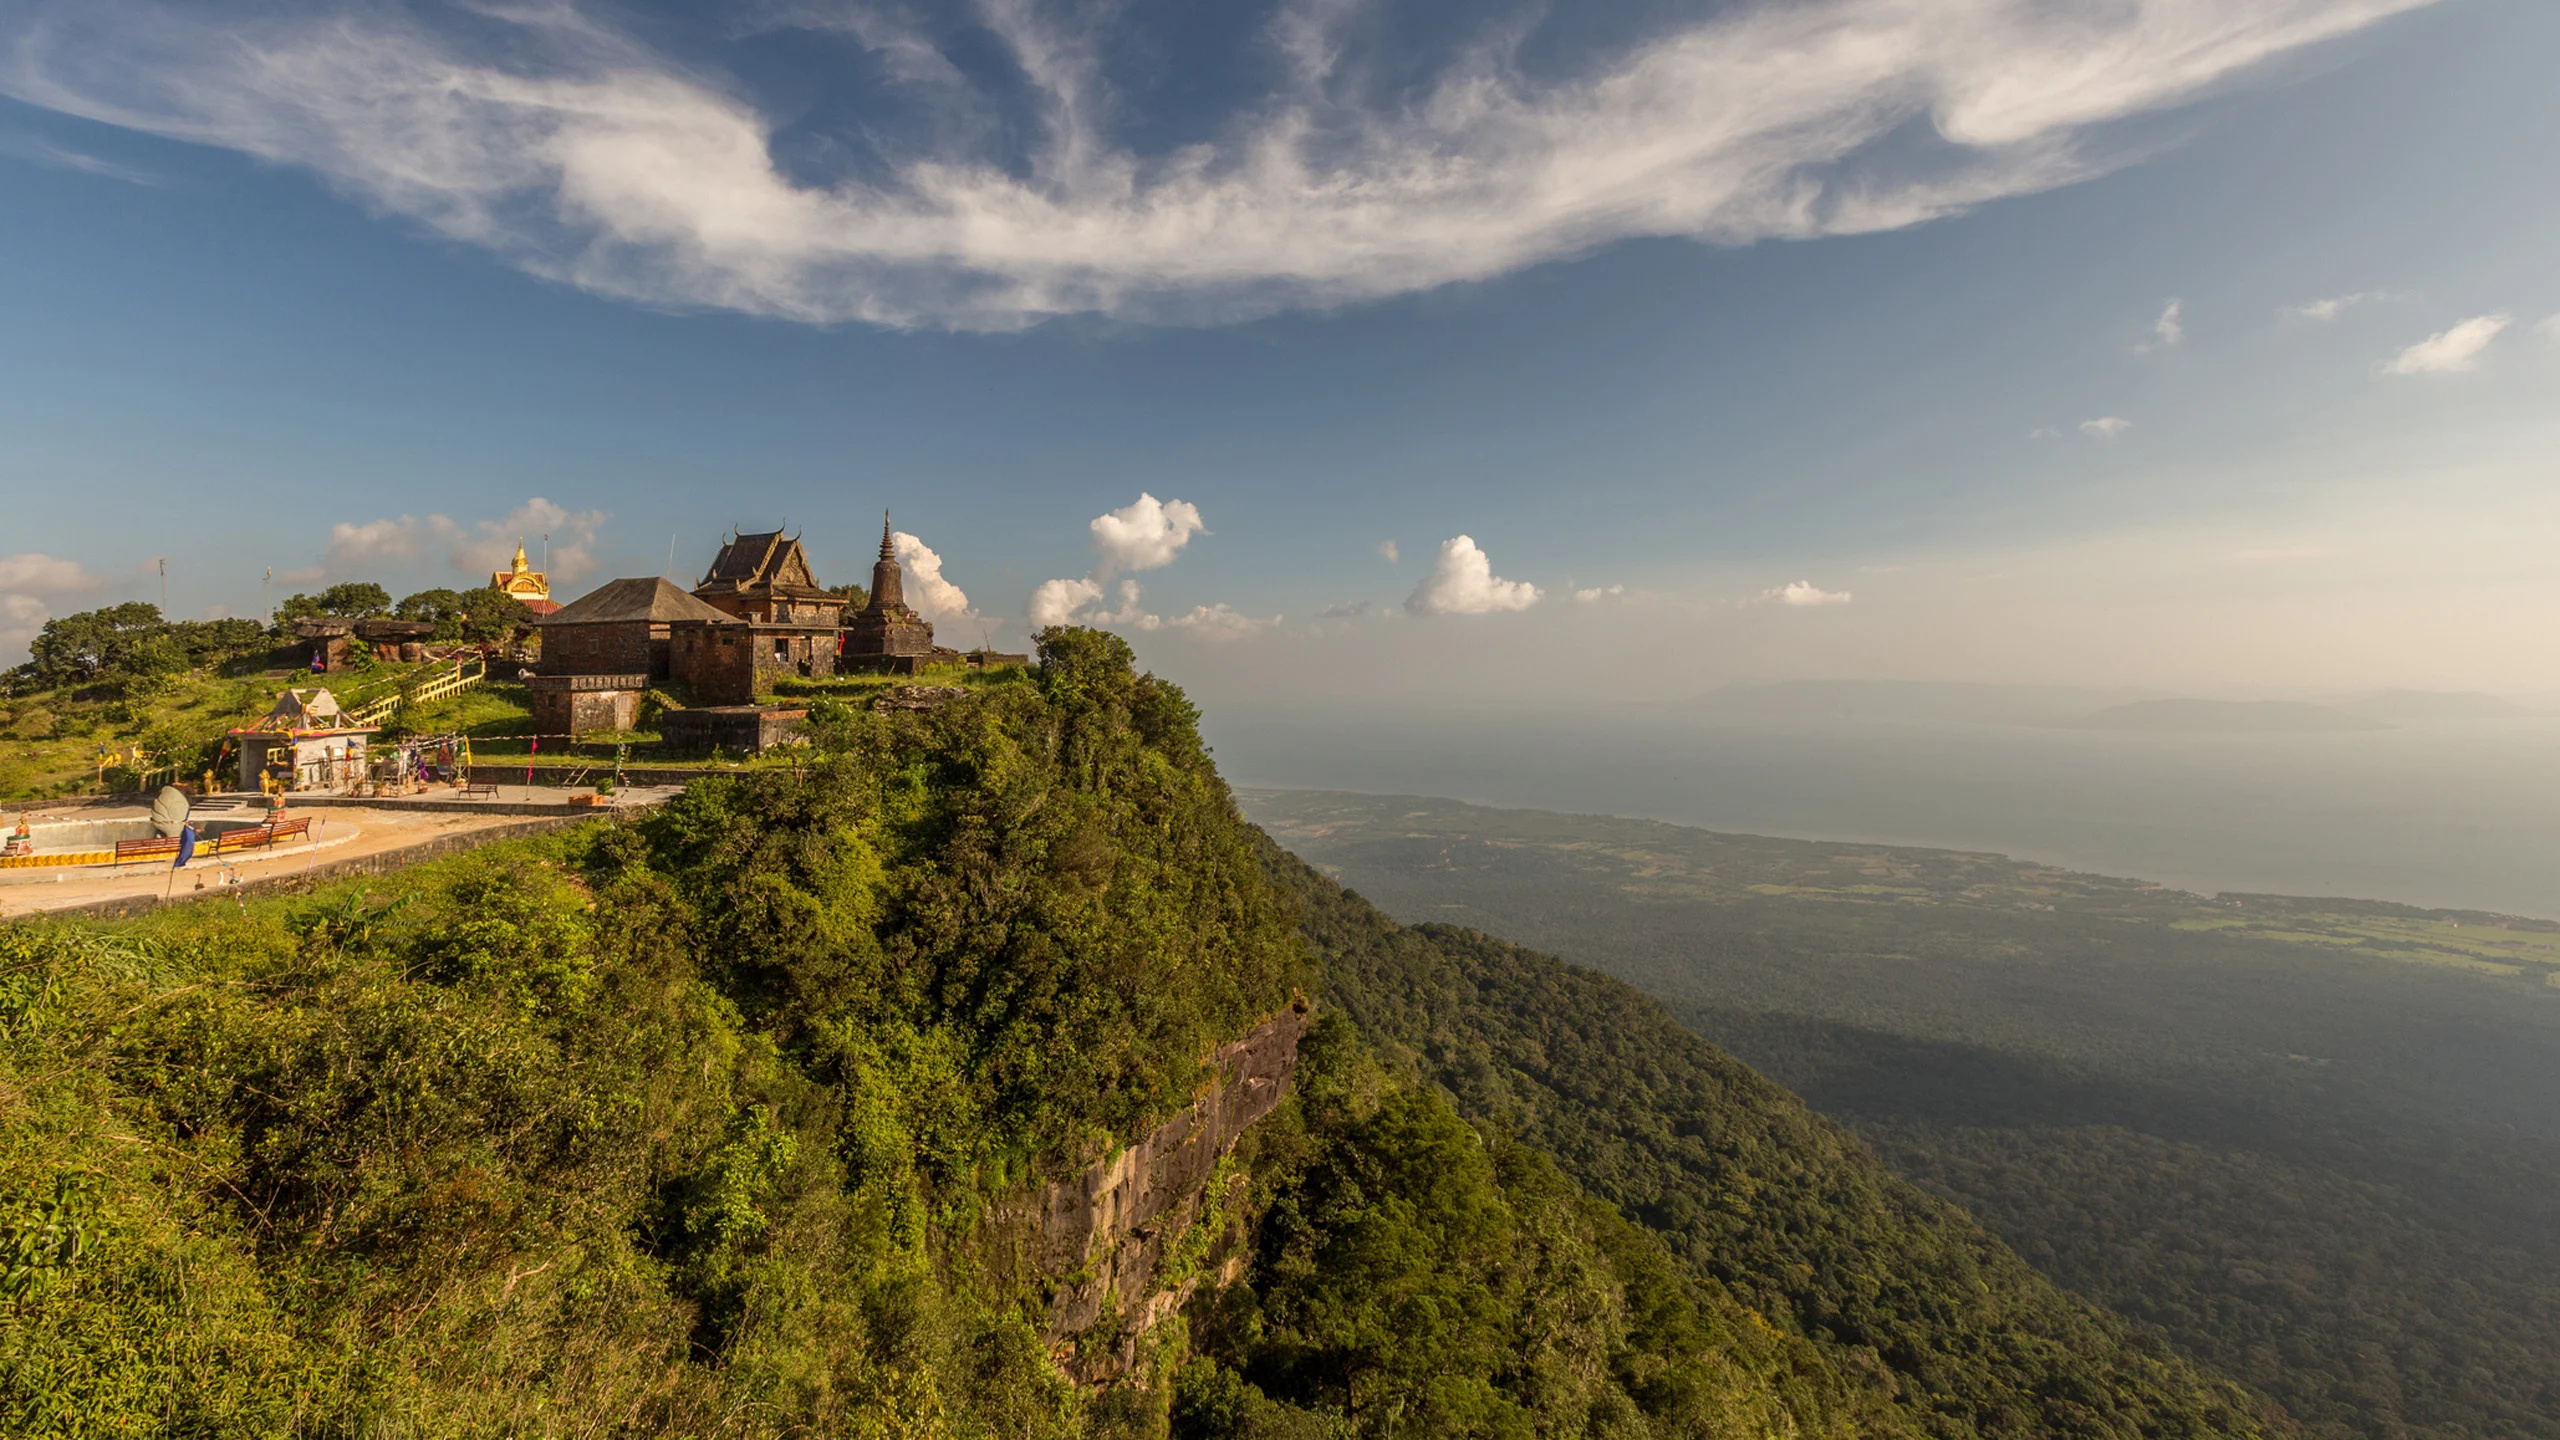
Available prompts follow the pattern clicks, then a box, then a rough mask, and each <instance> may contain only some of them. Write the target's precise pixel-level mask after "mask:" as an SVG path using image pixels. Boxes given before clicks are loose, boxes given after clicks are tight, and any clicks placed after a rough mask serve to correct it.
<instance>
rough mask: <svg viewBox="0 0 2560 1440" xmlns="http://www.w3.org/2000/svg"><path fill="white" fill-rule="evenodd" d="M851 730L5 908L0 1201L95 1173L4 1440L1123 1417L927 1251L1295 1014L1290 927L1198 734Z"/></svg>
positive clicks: (961, 719) (1018, 1308)
mask: <svg viewBox="0 0 2560 1440" xmlns="http://www.w3.org/2000/svg"><path fill="white" fill-rule="evenodd" d="M1099 679H1100V680H1101V681H1103V682H1109V681H1110V677H1099ZM1105 688H1106V689H1109V690H1111V691H1112V692H1113V693H1116V694H1121V695H1124V696H1125V695H1129V694H1135V693H1139V692H1142V691H1147V690H1152V689H1153V688H1154V686H1153V682H1147V683H1145V684H1143V685H1142V684H1141V683H1140V682H1139V680H1138V677H1135V676H1127V677H1121V679H1120V680H1118V681H1117V682H1111V683H1105ZM839 729H840V732H841V733H839V734H838V735H837V736H836V737H835V738H836V741H837V747H838V748H836V749H835V750H834V751H833V752H831V753H829V754H826V755H823V756H820V757H817V758H816V759H815V760H814V761H813V762H812V763H810V764H808V765H807V766H806V767H804V769H803V772H802V773H799V774H792V773H789V772H774V773H763V774H758V775H755V776H753V777H751V778H742V779H738V780H723V781H713V782H705V783H703V784H701V785H698V786H696V787H695V788H694V789H693V790H692V792H691V793H689V794H688V795H687V796H686V797H685V799H684V800H683V801H682V802H680V803H678V804H676V805H674V806H671V807H668V808H667V809H665V810H664V811H661V812H658V813H656V814H654V815H652V816H650V817H648V818H646V819H643V820H641V821H639V822H638V823H636V824H630V825H606V826H596V827H588V828H584V829H582V830H580V831H577V832H571V833H569V834H567V835H565V836H563V837H561V838H559V839H557V840H552V841H547V842H543V843H530V842H518V843H515V844H507V845H499V846H493V847H490V848H487V849H484V850H481V851H477V852H474V853H472V854H470V855H467V856H464V857H459V858H456V859H452V860H446V861H440V862H437V863H435V864H432V865H427V866H422V867H418V868H416V869H412V870H409V871H405V872H402V873H400V874H398V875H396V876H392V877H388V878H384V879H377V880H375V881H373V882H370V883H371V885H372V887H373V892H374V893H372V894H370V895H368V894H367V893H365V891H364V890H363V889H362V888H360V887H356V886H352V885H350V886H342V887H337V888H335V889H332V890H327V891H324V892H322V893H321V894H320V895H318V896H315V897H313V898H311V899H309V900H304V901H299V902H293V903H289V904H288V903H285V902H278V901H262V902H251V903H249V904H247V905H245V906H240V905H230V904H213V905H200V906H188V907H177V908H175V909H173V910H171V911H168V912H164V913H161V914H158V915H155V916H153V917H151V918H150V919H149V920H147V921H144V922H139V923H135V924H129V925H122V926H113V927H96V926H61V925H54V926H23V925H13V926H9V927H5V928H0V1025H5V1027H6V1038H5V1039H0V1096H23V1097H24V1103H23V1104H18V1103H14V1102H13V1103H12V1104H11V1105H9V1106H0V1196H6V1195H9V1194H13V1193H32V1192H33V1191H34V1190H35V1189H37V1188H41V1187H49V1186H50V1185H51V1184H52V1183H53V1177H55V1176H58V1175H61V1174H64V1173H82V1174H94V1175H96V1176H97V1177H98V1180H97V1186H96V1190H95V1192H94V1193H95V1194H96V1195H97V1197H98V1209H97V1212H96V1215H95V1217H94V1218H91V1219H86V1220H84V1224H86V1226H87V1230H86V1233H87V1234H88V1235H89V1236H90V1237H91V1239H90V1246H91V1248H90V1251H89V1253H88V1254H86V1255H84V1256H83V1257H82V1258H81V1259H80V1261H79V1263H78V1265H77V1266H75V1267H73V1269H72V1270H71V1271H70V1272H69V1275H68V1278H67V1279H60V1280H56V1281H53V1282H50V1283H47V1284H45V1285H42V1286H38V1287H35V1288H33V1289H31V1290H30V1291H29V1293H28V1295H27V1297H26V1299H25V1304H24V1306H23V1307H22V1308H21V1309H18V1310H14V1311H12V1310H7V1309H0V1431H5V1432H6V1433H10V1434H30V1435H54V1434H73V1433H96V1432H98V1431H99V1430H101V1429H102V1428H105V1429H112V1428H114V1427H115V1426H117V1425H123V1424H126V1423H128V1418H130V1417H164V1416H170V1415H179V1416H183V1417H188V1418H187V1419H186V1422H185V1425H184V1426H183V1427H182V1428H186V1429H188V1430H189V1431H190V1433H202V1434H216V1435H221V1434H240V1435H268V1434H278V1433H289V1434H353V1433H383V1432H394V1431H396V1432H400V1433H420V1434H438V1435H447V1434H450V1435H471V1434H486V1435H502V1434H503V1435H514V1434H529V1433H557V1432H564V1431H570V1430H578V1431H586V1430H588V1429H590V1428H591V1427H592V1426H593V1424H594V1423H595V1420H596V1417H599V1416H610V1417H613V1422H612V1423H613V1424H614V1425H615V1426H616V1427H617V1428H618V1429H619V1430H621V1431H626V1432H628V1433H634V1434H671V1435H673V1434H714V1433H717V1434H732V1435H749V1436H756V1435H783V1434H813V1433H823V1434H839V1433H842V1434H857V1435H859V1434H882V1435H886V1434H918V1435H954V1436H990V1437H992V1436H999V1435H1001V1436H1007V1437H1011V1436H1032V1437H1038V1436H1048V1435H1061V1436H1063V1435H1068V1434H1075V1433H1083V1432H1085V1431H1086V1430H1087V1429H1088V1428H1091V1429H1093V1430H1094V1431H1095V1432H1096V1433H1100V1432H1103V1431H1108V1430H1110V1429H1111V1427H1113V1426H1115V1425H1120V1424H1123V1423H1124V1422H1126V1423H1128V1424H1134V1425H1137V1426H1138V1427H1139V1428H1140V1429H1141V1430H1143V1429H1145V1428H1146V1425H1147V1424H1148V1423H1150V1422H1149V1421H1148V1420H1147V1418H1146V1417H1147V1414H1148V1409H1147V1403H1145V1402H1144V1401H1143V1397H1133V1396H1131V1395H1127V1394H1114V1395H1095V1394H1091V1393H1087V1394H1081V1395H1080V1394H1079V1393H1078V1392H1077V1391H1076V1390H1075V1389H1074V1388H1073V1387H1071V1386H1069V1385H1067V1384H1066V1383H1065V1381H1064V1380H1063V1378H1062V1377H1061V1376H1060V1375H1059V1374H1058V1372H1057V1370H1056V1368H1055V1367H1054V1365H1053V1364H1052V1363H1051V1361H1050V1359H1049V1358H1048V1354H1047V1351H1046V1348H1045V1341H1044V1339H1043V1338H1042V1336H1041V1334H1040V1332H1039V1329H1038V1326H1037V1321H1036V1317H1037V1315H1038V1314H1039V1313H1041V1312H1040V1310H1039V1304H1040V1296H1039V1294H1038V1293H1037V1291H1036V1289H1035V1290H1031V1291H1025V1290H1024V1289H1023V1288H1022V1281H1018V1280H1009V1279H1004V1278H1002V1277H999V1276H994V1275H980V1276H975V1277H974V1278H973V1276H972V1273H971V1272H970V1271H969V1269H968V1267H967V1266H965V1265H958V1268H956V1269H955V1268H954V1266H955V1264H957V1260H958V1257H963V1256H967V1255H969V1254H972V1253H975V1251H974V1249H973V1242H972V1241H971V1240H970V1238H969V1237H970V1236H971V1235H973V1234H974V1233H976V1231H977V1229H978V1227H980V1226H981V1225H983V1224H985V1223H988V1221H987V1217H988V1216H989V1215H991V1214H992V1213H993V1207H994V1206H995V1205H996V1202H997V1201H998V1200H999V1199H1001V1198H1002V1197H1004V1196H1008V1195H1015V1194H1018V1193H1019V1191H1020V1189H1021V1187H1023V1186H1025V1185H1028V1184H1037V1183H1039V1182H1040V1181H1041V1180H1042V1179H1043V1178H1045V1177H1049V1176H1054V1175H1057V1174H1060V1173H1063V1172H1064V1171H1065V1170H1067V1169H1070V1168H1073V1167H1075V1166H1077V1165H1080V1164H1082V1163H1084V1161H1085V1160H1087V1159H1089V1158H1090V1156H1091V1154H1092V1153H1093V1152H1094V1151H1095V1150H1097V1149H1098V1148H1100V1147H1102V1146H1106V1145H1108V1144H1110V1143H1113V1142H1115V1141H1125V1140H1127V1139H1129V1138H1131V1137H1132V1136H1133V1135H1134V1134H1136V1133H1138V1132H1140V1131H1142V1130H1143V1129H1144V1128H1146V1127H1147V1126H1148V1125H1150V1124H1152V1123H1154V1122H1155V1121H1157V1120H1160V1119H1161V1118H1163V1117H1165V1116H1167V1115H1169V1114H1171V1113H1172V1112H1173V1111H1175V1110H1177V1109H1179V1108H1181V1107H1182V1106H1183V1105H1185V1104H1187V1103H1188V1102H1189V1100H1190V1098H1191V1094H1192V1091H1193V1088H1194V1087H1195V1086H1196V1085H1197V1083H1198V1082H1199V1080H1200V1078H1201V1074H1202V1070H1201V1063H1202V1058H1203V1057H1204V1056H1205V1055H1206V1054H1207V1052H1208V1051H1209V1050H1210V1049H1211V1048H1213V1047H1214V1046H1215V1045H1216V1044H1218V1043H1220V1042H1222V1041H1224V1040H1226V1039H1229V1038H1231V1037H1233V1036H1234V1035H1236V1034H1239V1033H1241V1032H1242V1031H1244V1030H1245V1029H1246V1028H1248V1027H1249V1026H1250V1025H1251V1024H1252V1023H1253V1022H1254V1021H1255V1020H1256V1019H1257V1018H1258V1017H1259V1016H1261V1015H1263V1014H1266V1013H1268V1012H1270V1011H1272V1010H1274V1009H1276V1008H1278V1007H1280V1006H1281V1005H1284V1004H1286V1003H1287V1002H1288V998H1289V995H1290V993H1291V991H1292V989H1293V988H1295V987H1297V986H1298V985H1300V984H1301V983H1303V982H1304V981H1305V979H1306V978H1307V977H1306V974H1305V971H1304V968H1303V960H1302V956H1301V952H1300V950H1299V947H1298V945H1297V943H1296V940H1295V937H1294V933H1293V931H1292V930H1291V928H1290V925H1289V922H1288V917H1287V915H1286V914H1285V912H1284V911H1283V910H1282V909H1281V908H1280V907H1279V905H1278V904H1277V903H1276V901H1274V899H1273V898H1272V897H1271V896H1270V894H1269V893H1268V891H1267V889H1266V888H1265V887H1264V886H1263V884H1262V880H1261V876H1260V872H1259V868H1258V862H1257V861H1256V859H1255V857H1254V854H1253V852H1252V849H1251V846H1250V844H1249V841H1248V837H1247V832H1246V830H1245V829H1244V827H1243V826H1242V825H1241V823H1240V821H1239V820H1238V818H1237V817H1236V815H1235V812H1234V809H1233V806H1232V802H1231V801H1230V800H1229V798H1228V796H1227V793H1226V790H1225V787H1224V786H1223V785H1222V784H1221V783H1220V782H1219V781H1218V780H1217V777H1216V776H1215V774H1214V773H1213V772H1210V771H1208V770H1207V769H1206V768H1205V767H1201V768H1187V767H1186V766H1185V764H1183V763H1182V761H1183V759H1184V757H1188V756H1192V755H1196V754H1198V753H1199V752H1198V750H1197V745H1196V741H1190V742H1188V743H1184V737H1180V736H1169V737H1168V739H1169V740H1171V741H1173V742H1175V743H1173V744H1172V745H1171V747H1170V749H1169V750H1165V749H1158V748H1156V747H1153V746H1150V745H1148V744H1146V743H1144V742H1143V741H1142V740H1140V739H1139V738H1138V737H1137V736H1136V735H1135V734H1134V733H1130V734H1124V735H1121V736H1118V737H1113V736H1109V735H1104V734H1101V733H1098V732H1097V730H1096V728H1095V724H1094V721H1093V717H1092V716H1091V715H1090V714H1089V713H1087V712H1086V711H1085V710H1083V709H1080V708H1079V702H1076V701H1073V700H1072V699H1062V700H1060V701H1059V702H1058V703H1055V704H1052V703H1051V702H1050V701H1049V700H1047V699H1046V698H1045V697H1043V695H1042V694H1041V693H1040V692H1039V691H1038V690H1036V689H1034V688H1033V687H1030V686H1014V687H1010V688H1009V689H1006V690H1003V691H991V692H988V693H987V694H986V695H984V696H981V697H976V698H973V699H972V700H971V701H969V702H968V703H966V704H961V705H954V706H950V707H946V708H944V709H943V710H940V711H936V712H932V713H930V714H922V715H918V714H901V715H894V716H873V715H867V714H865V715H853V716H850V717H849V719H848V721H847V723H845V724H844V725H842V726H841V727H839ZM1071 730H1072V731H1076V732H1077V733H1079V734H1080V735H1081V736H1082V742H1081V748H1080V749H1079V751H1078V756H1079V768H1078V769H1077V770H1076V771H1075V772H1073V773H1071V772H1070V771H1069V769H1068V767H1067V765H1066V763H1065V762H1064V760H1063V759H1062V758H1061V755H1062V752H1063V751H1064V750H1065V748H1066V735H1067V734H1068V733H1069V732H1070V731H1071ZM1024 1279H1025V1280H1029V1279H1036V1277H1024ZM1133 1406H1134V1407H1135V1408H1134V1409H1133V1408H1132V1407H1133Z"/></svg>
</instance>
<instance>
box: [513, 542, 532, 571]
mask: <svg viewBox="0 0 2560 1440" xmlns="http://www.w3.org/2000/svg"><path fill="white" fill-rule="evenodd" d="M532 568H533V566H532V564H531V563H530V562H528V561H527V560H526V559H525V558H524V537H523V536H521V535H519V536H517V537H516V573H517V574H519V575H521V574H523V573H524V572H526V571H527V570H530V569H532Z"/></svg>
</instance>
